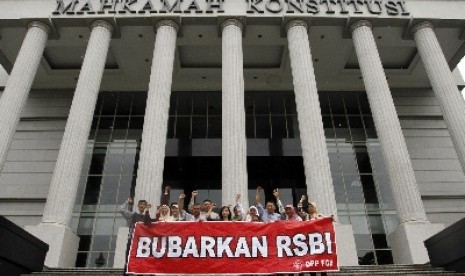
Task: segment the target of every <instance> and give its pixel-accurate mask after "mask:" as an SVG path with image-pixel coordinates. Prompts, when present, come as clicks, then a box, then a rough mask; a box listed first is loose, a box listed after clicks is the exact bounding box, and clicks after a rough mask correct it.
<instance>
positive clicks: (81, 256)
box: [76, 253, 87, 267]
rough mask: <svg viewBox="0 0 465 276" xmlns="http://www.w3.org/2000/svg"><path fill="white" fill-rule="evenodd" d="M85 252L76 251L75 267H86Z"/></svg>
mask: <svg viewBox="0 0 465 276" xmlns="http://www.w3.org/2000/svg"><path fill="white" fill-rule="evenodd" d="M86 265H87V253H78V254H77V258H76V267H86Z"/></svg>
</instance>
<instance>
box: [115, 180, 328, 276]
mask: <svg viewBox="0 0 465 276" xmlns="http://www.w3.org/2000/svg"><path fill="white" fill-rule="evenodd" d="M169 193H170V187H169V186H166V187H165V188H164V193H163V196H162V200H161V204H160V205H159V206H158V207H157V210H156V213H155V216H151V214H150V211H151V208H152V205H151V204H150V203H149V202H147V201H146V200H139V201H138V204H137V211H133V199H132V198H128V199H127V200H126V202H125V203H124V204H123V205H121V207H120V212H121V214H122V215H123V216H124V218H125V219H126V221H127V224H128V227H129V236H128V248H127V250H126V256H127V254H128V252H129V244H130V240H131V237H132V232H133V230H134V225H135V223H136V222H144V223H146V224H149V223H151V222H155V221H166V222H168V221H247V222H273V221H278V220H285V221H307V220H316V219H320V218H323V217H324V216H323V215H322V214H320V213H319V212H318V209H317V206H316V203H315V202H309V201H308V198H307V196H306V195H302V197H301V198H300V201H299V203H298V204H297V206H296V207H294V206H293V205H292V204H287V205H286V206H283V204H282V202H281V200H280V198H279V191H278V189H275V190H273V197H274V200H268V201H267V202H266V203H265V206H263V205H262V203H261V194H262V193H264V190H263V188H262V187H260V186H259V187H257V190H256V193H255V205H252V206H250V207H249V209H248V210H247V212H245V210H244V208H243V207H242V204H241V202H240V201H241V195H240V194H237V195H236V202H235V204H234V206H233V205H226V206H223V207H221V209H220V212H219V213H216V212H214V211H213V210H214V209H215V207H216V204H215V203H214V202H212V201H211V200H210V199H204V200H203V201H202V204H200V203H197V202H196V199H197V196H198V192H197V191H193V192H192V194H191V199H190V203H189V205H188V210H187V211H186V210H184V200H185V198H186V195H185V194H184V193H181V194H180V195H179V197H178V202H172V203H171V204H168V200H169ZM231 207H232V210H231ZM276 210H277V211H276ZM125 271H126V269H125ZM310 275H312V276H313V275H316V274H315V273H310ZM321 275H326V273H324V272H323V273H321Z"/></svg>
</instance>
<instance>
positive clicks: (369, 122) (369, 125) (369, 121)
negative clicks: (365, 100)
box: [363, 116, 378, 138]
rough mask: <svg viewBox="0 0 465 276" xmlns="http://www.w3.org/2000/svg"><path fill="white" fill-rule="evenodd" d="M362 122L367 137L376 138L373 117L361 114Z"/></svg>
mask: <svg viewBox="0 0 465 276" xmlns="http://www.w3.org/2000/svg"><path fill="white" fill-rule="evenodd" d="M363 123H364V124H365V131H366V135H367V138H378V135H377V134H376V129H375V123H374V122H373V118H372V117H371V116H363Z"/></svg>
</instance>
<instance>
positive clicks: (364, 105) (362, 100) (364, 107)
mask: <svg viewBox="0 0 465 276" xmlns="http://www.w3.org/2000/svg"><path fill="white" fill-rule="evenodd" d="M358 102H359V104H360V111H361V112H362V114H371V109H370V104H369V103H368V98H367V95H366V94H359V95H358Z"/></svg>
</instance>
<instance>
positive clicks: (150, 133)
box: [135, 20, 179, 205]
mask: <svg viewBox="0 0 465 276" xmlns="http://www.w3.org/2000/svg"><path fill="white" fill-rule="evenodd" d="M178 29H179V27H178V25H177V24H176V23H175V22H174V21H171V20H161V21H159V22H158V23H157V25H156V27H155V30H156V32H157V34H156V38H155V48H154V51H153V60H152V71H151V74H150V83H149V90H148V95H147V106H146V108H145V117H144V128H143V132H142V145H141V151H140V159H139V169H138V171H137V184H136V195H135V197H136V201H137V200H140V199H145V200H147V201H148V202H150V203H152V204H154V205H155V204H158V203H159V201H160V196H161V192H162V191H161V190H162V184H163V168H164V162H165V146H166V132H167V128H168V115H169V114H168V112H169V107H170V95H171V83H172V80H173V63H174V53H175V49H176V35H177V31H178Z"/></svg>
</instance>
